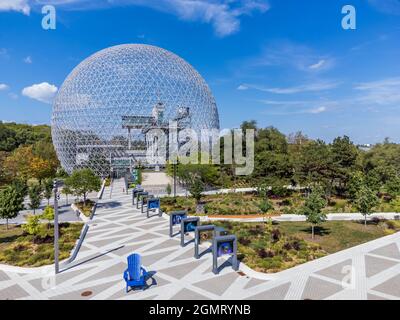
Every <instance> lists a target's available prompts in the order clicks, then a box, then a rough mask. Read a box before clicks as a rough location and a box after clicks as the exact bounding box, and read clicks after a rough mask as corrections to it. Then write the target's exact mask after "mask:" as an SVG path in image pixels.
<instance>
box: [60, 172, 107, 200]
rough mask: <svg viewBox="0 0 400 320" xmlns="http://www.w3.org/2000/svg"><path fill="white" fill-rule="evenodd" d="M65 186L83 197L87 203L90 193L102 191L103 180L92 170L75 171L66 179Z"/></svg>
mask: <svg viewBox="0 0 400 320" xmlns="http://www.w3.org/2000/svg"><path fill="white" fill-rule="evenodd" d="M65 185H66V186H67V187H69V188H70V189H71V190H72V192H73V193H74V194H75V195H76V196H82V197H83V200H84V201H85V202H86V199H87V195H88V193H89V192H93V191H96V192H98V191H100V188H101V179H100V178H99V177H98V176H96V175H95V174H94V172H93V171H92V170H90V169H80V170H76V171H74V172H73V173H72V174H71V176H69V177H68V178H67V179H65Z"/></svg>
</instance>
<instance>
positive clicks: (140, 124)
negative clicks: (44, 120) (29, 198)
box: [52, 44, 219, 175]
mask: <svg viewBox="0 0 400 320" xmlns="http://www.w3.org/2000/svg"><path fill="white" fill-rule="evenodd" d="M171 120H175V121H181V125H182V126H184V127H190V128H192V129H194V130H196V131H199V130H201V129H219V118H218V110H217V106H216V103H215V100H214V97H213V95H212V93H211V91H210V89H209V87H208V85H207V84H206V82H205V81H204V79H203V78H202V77H201V75H200V74H199V73H198V72H197V71H196V70H195V69H194V68H193V67H192V66H191V65H190V64H188V63H187V62H186V61H184V60H183V59H182V58H180V57H178V56H177V55H175V54H173V53H171V52H169V51H167V50H164V49H161V48H158V47H155V46H149V45H139V44H127V45H119V46H115V47H111V48H107V49H104V50H101V51H99V52H97V53H95V54H94V55H92V56H90V57H89V58H87V59H86V60H84V61H83V62H81V63H80V64H79V65H78V66H77V67H76V68H75V69H74V70H73V71H72V72H71V74H70V75H69V76H68V77H67V79H66V80H65V82H64V83H63V85H62V87H61V88H60V90H59V92H58V94H57V97H56V98H55V100H54V105H53V114H52V136H53V143H54V146H55V149H56V152H57V155H58V158H59V159H60V162H61V164H62V166H63V168H64V169H65V170H66V171H67V172H69V173H71V172H72V171H73V170H74V169H76V168H79V167H89V168H91V169H93V170H94V171H95V172H96V173H97V174H99V175H105V174H107V173H108V172H109V170H110V167H111V166H113V163H114V164H115V163H117V162H118V161H119V163H120V164H122V166H123V165H124V161H125V164H126V162H127V161H128V162H129V161H132V160H129V159H132V157H134V156H135V152H136V155H137V153H140V152H139V149H140V150H142V152H143V144H144V143H143V140H142V138H141V136H143V129H144V128H145V127H146V126H149V125H152V126H161V127H162V126H163V125H164V124H165V123H167V122H168V121H171ZM135 150H136V151H135Z"/></svg>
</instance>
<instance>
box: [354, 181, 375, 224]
mask: <svg viewBox="0 0 400 320" xmlns="http://www.w3.org/2000/svg"><path fill="white" fill-rule="evenodd" d="M377 204H378V197H377V196H376V193H375V192H374V191H373V190H371V188H369V187H368V186H365V185H364V186H362V187H361V189H360V190H359V192H358V193H357V201H356V205H357V209H358V210H359V211H360V213H361V214H362V215H363V216H364V224H365V225H367V216H368V215H370V214H372V209H373V208H374V207H375V206H376V205H377Z"/></svg>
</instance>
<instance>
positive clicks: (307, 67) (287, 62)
mask: <svg viewBox="0 0 400 320" xmlns="http://www.w3.org/2000/svg"><path fill="white" fill-rule="evenodd" d="M249 65H250V66H253V67H260V66H261V67H270V66H279V67H283V66H284V67H291V68H294V69H297V70H299V71H305V72H316V71H326V70H329V69H331V68H332V67H333V66H334V65H335V59H334V58H333V57H331V56H329V55H327V54H320V53H318V52H316V50H314V49H312V48H310V47H308V46H305V45H302V44H297V43H293V42H291V41H278V42H275V43H271V44H269V45H267V46H266V47H265V48H264V49H263V51H262V53H261V54H260V55H259V56H258V57H256V58H253V59H251V60H250V61H249Z"/></svg>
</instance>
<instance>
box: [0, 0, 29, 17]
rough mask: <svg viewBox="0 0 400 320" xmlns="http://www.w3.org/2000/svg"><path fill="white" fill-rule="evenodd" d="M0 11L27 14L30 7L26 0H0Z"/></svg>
mask: <svg viewBox="0 0 400 320" xmlns="http://www.w3.org/2000/svg"><path fill="white" fill-rule="evenodd" d="M0 11H17V12H21V13H23V14H25V15H29V14H30V12H31V7H30V5H29V1H28V0H1V1H0Z"/></svg>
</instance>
